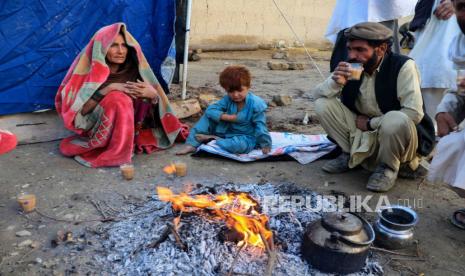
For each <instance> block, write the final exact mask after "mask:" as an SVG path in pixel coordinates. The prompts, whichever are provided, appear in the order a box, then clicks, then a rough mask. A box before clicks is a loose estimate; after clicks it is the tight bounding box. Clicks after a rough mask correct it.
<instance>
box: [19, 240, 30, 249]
mask: <svg viewBox="0 0 465 276" xmlns="http://www.w3.org/2000/svg"><path fill="white" fill-rule="evenodd" d="M31 244H32V240H24V241H22V242H20V243H19V244H18V247H26V246H30V245H31Z"/></svg>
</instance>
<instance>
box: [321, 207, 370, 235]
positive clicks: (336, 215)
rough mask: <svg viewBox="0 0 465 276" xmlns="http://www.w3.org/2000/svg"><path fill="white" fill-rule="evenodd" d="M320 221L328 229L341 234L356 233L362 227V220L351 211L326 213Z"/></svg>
mask: <svg viewBox="0 0 465 276" xmlns="http://www.w3.org/2000/svg"><path fill="white" fill-rule="evenodd" d="M321 222H322V225H323V227H325V228H326V229H327V230H328V231H330V232H339V233H340V234H343V235H354V234H358V233H359V232H360V231H361V230H362V228H363V222H362V221H361V220H360V219H359V218H358V217H357V216H355V215H353V214H351V213H343V212H332V213H327V214H325V215H324V216H323V219H322V221H321Z"/></svg>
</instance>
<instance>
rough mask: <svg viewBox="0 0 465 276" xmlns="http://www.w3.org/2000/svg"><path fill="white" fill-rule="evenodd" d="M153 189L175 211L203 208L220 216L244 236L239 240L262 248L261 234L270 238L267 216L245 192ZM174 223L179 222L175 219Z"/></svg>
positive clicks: (194, 210) (266, 238)
mask: <svg viewBox="0 0 465 276" xmlns="http://www.w3.org/2000/svg"><path fill="white" fill-rule="evenodd" d="M157 193H158V197H159V198H160V200H161V201H165V202H171V205H172V208H173V209H174V210H175V211H180V212H186V213H189V212H202V211H204V210H207V211H208V212H209V213H210V214H212V215H214V216H215V217H216V219H220V220H224V221H225V222H226V225H227V226H228V227H229V228H230V229H234V230H235V231H236V232H238V233H240V234H242V236H243V237H244V238H243V239H242V241H240V242H239V244H242V243H246V245H252V246H256V247H260V248H265V244H264V241H263V240H262V236H263V237H264V239H265V240H266V242H268V241H270V239H271V240H272V239H273V233H272V232H271V231H270V230H269V229H268V227H267V223H268V217H267V216H266V215H264V214H260V213H259V212H258V211H257V207H258V206H257V205H258V204H257V202H256V201H255V200H254V199H253V198H252V197H250V195H248V194H246V193H232V192H230V193H225V194H221V195H195V196H190V195H188V194H186V193H180V194H174V193H173V192H172V191H171V190H170V189H168V188H165V187H157ZM178 218H179V217H178ZM176 223H179V219H178V220H177V221H176Z"/></svg>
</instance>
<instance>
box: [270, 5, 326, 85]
mask: <svg viewBox="0 0 465 276" xmlns="http://www.w3.org/2000/svg"><path fill="white" fill-rule="evenodd" d="M272 1H273V3H274V5H275V6H276V8H277V9H278V11H279V13H280V14H281V16H282V17H283V19H284V21H286V23H287V25H288V26H289V28H290V29H291V31H292V33H293V34H294V36H295V39H296V40H297V42H299V44H300V45H302V46H303V47H304V49H305V53H306V54H307V56H308V58H309V59H310V62H311V63H312V64H313V66H314V67H315V68H316V70H317V71H318V73H320V76H321V78H322V79H323V80H324V79H326V78H325V76H324V75H323V73H322V72H321V70H320V68H319V67H318V65H317V64H316V62H315V60H314V59H313V58H312V56H311V55H310V52H309V51H308V49H307V47H305V44H304V43H303V42H302V40H301V39H300V38H299V36H298V35H297V33H296V32H295V31H294V28H293V27H292V24H291V23H290V22H289V20H287V18H286V16H285V15H284V13H283V11H282V10H281V8H280V7H279V6H278V3H276V1H275V0H272Z"/></svg>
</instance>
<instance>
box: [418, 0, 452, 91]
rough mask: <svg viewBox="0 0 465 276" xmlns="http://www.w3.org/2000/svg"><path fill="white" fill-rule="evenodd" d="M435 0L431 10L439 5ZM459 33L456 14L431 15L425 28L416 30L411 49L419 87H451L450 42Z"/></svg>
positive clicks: (438, 0)
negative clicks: (446, 18)
mask: <svg viewBox="0 0 465 276" xmlns="http://www.w3.org/2000/svg"><path fill="white" fill-rule="evenodd" d="M439 2H440V0H436V2H435V4H434V7H433V11H434V9H435V8H436V6H437V5H438V4H439ZM459 33H460V28H459V26H458V24H457V19H456V18H455V15H454V16H452V17H451V18H449V19H448V20H439V19H438V18H437V17H436V16H435V15H431V17H430V19H429V20H428V22H427V23H426V25H425V27H424V28H423V29H422V30H420V31H417V32H416V33H415V37H416V41H415V46H414V47H413V49H412V51H411V52H410V54H409V56H410V57H412V58H413V59H414V60H415V62H416V64H417V66H418V70H419V71H420V74H421V88H452V89H455V88H456V87H457V85H456V76H457V75H456V72H455V70H454V69H453V64H452V62H451V61H450V60H449V57H448V53H449V45H450V43H451V42H452V40H453V38H454V37H455V36H456V35H457V34H459Z"/></svg>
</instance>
